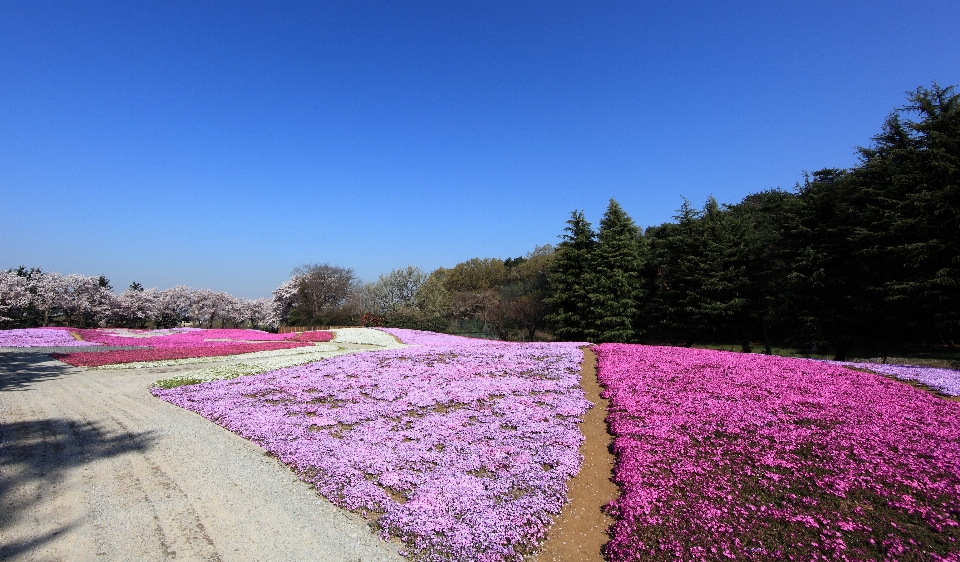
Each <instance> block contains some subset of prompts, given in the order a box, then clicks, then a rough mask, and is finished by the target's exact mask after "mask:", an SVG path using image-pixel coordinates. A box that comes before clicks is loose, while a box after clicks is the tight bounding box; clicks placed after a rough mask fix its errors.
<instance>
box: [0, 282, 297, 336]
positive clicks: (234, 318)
mask: <svg viewBox="0 0 960 562" xmlns="http://www.w3.org/2000/svg"><path fill="white" fill-rule="evenodd" d="M277 318H278V316H277V315H276V314H275V312H274V310H273V302H272V301H271V300H270V299H255V300H249V299H241V298H237V297H234V296H232V295H230V294H228V293H223V292H217V291H211V290H209V289H191V288H189V287H186V286H183V285H179V286H176V287H171V288H169V289H165V290H163V291H158V290H156V289H144V288H143V287H142V286H141V285H140V284H139V283H136V282H134V283H132V284H131V285H130V287H129V288H128V289H127V290H125V291H123V292H122V293H119V294H117V293H115V292H114V290H113V287H111V286H110V281H109V280H107V278H106V277H104V276H103V275H100V276H86V275H75V274H72V275H61V274H59V273H54V272H43V271H41V270H40V269H37V268H31V269H27V268H24V267H20V268H19V269H14V270H8V271H0V327H3V328H25V327H35V326H50V325H66V326H73V327H81V328H82V327H96V326H116V327H129V328H145V327H147V326H151V327H159V328H168V327H173V326H179V325H181V324H182V323H184V322H190V323H193V324H196V325H200V326H207V327H213V326H215V325H218V326H230V327H240V326H250V327H254V328H269V327H275V326H276V325H277Z"/></svg>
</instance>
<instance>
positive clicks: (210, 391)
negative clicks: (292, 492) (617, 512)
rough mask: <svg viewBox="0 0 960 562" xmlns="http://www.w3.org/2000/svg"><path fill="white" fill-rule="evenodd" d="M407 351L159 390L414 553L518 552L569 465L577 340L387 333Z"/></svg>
mask: <svg viewBox="0 0 960 562" xmlns="http://www.w3.org/2000/svg"><path fill="white" fill-rule="evenodd" d="M389 332H390V333H391V334H394V335H395V336H397V337H399V338H400V339H401V340H402V341H404V342H405V343H411V344H415V345H414V346H413V347H409V348H404V349H396V350H386V351H378V352H376V353H360V354H355V355H344V356H340V357H336V358H332V359H328V360H325V361H321V362H317V363H313V364H310V365H305V366H301V367H291V368H288V369H281V370H279V371H274V372H271V373H264V374H262V375H255V376H250V377H242V378H239V379H232V380H224V381H215V382H210V383H205V384H198V385H192V386H182V387H179V388H175V389H171V390H159V389H153V390H152V392H153V393H154V394H155V395H156V396H158V397H159V398H161V399H163V400H166V401H168V402H171V403H173V404H177V405H179V406H182V407H184V408H187V409H190V410H193V411H195V412H197V413H199V414H201V415H203V416H205V417H207V418H209V419H211V420H213V421H215V422H217V423H219V424H220V425H222V426H224V427H226V428H227V429H229V430H231V431H234V432H236V433H238V434H240V435H242V436H244V437H246V438H248V439H251V440H253V441H255V442H256V443H258V444H259V445H261V446H262V447H264V448H265V449H267V450H268V451H270V452H271V453H273V454H275V455H276V456H277V457H278V458H279V459H280V460H281V461H283V462H284V463H286V464H288V465H290V466H291V467H292V468H293V469H294V470H295V471H296V472H297V473H298V474H299V475H300V477H301V478H303V479H304V480H305V481H307V482H310V483H312V484H313V485H314V486H316V488H317V490H318V491H319V492H320V493H321V494H322V495H323V496H324V497H326V498H328V499H329V500H330V501H332V502H333V503H335V504H337V505H339V506H341V507H344V508H347V509H350V510H354V511H358V512H360V513H363V514H364V515H366V516H368V517H370V518H371V519H372V520H374V521H376V525H377V527H378V528H379V529H380V532H381V534H382V536H384V537H385V538H386V537H389V536H393V537H398V538H399V539H401V540H402V541H403V542H404V543H405V552H406V554H407V555H409V556H410V557H412V558H413V559H416V560H457V561H471V560H476V561H490V562H492V561H501V560H521V559H522V557H523V556H524V555H525V554H529V553H530V552H532V551H533V550H534V549H535V547H536V545H537V544H538V543H539V542H540V541H541V540H543V538H544V537H545V532H546V529H547V527H548V525H549V524H550V522H551V520H552V515H553V514H556V513H559V511H560V509H561V507H562V506H563V504H564V502H565V500H566V480H567V479H568V478H569V477H571V476H573V475H574V474H575V473H576V472H577V471H578V470H579V468H580V464H581V461H582V459H581V457H580V455H579V453H578V448H579V446H580V443H581V441H582V439H583V437H582V435H581V434H580V431H579V430H578V427H577V423H578V422H579V420H580V417H581V416H582V415H583V413H584V412H585V411H586V410H587V408H589V407H590V403H589V402H587V401H586V400H585V399H584V394H583V390H582V389H581V387H580V384H579V379H580V377H579V372H580V362H581V360H582V357H583V354H582V352H581V351H580V350H579V349H578V346H579V345H583V344H574V343H566V344H544V343H529V344H518V343H505V342H491V341H485V340H472V339H467V338H460V337H455V336H444V335H439V334H429V333H425V332H415V331H411V330H389Z"/></svg>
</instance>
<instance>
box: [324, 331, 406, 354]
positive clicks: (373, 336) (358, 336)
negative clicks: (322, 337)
mask: <svg viewBox="0 0 960 562" xmlns="http://www.w3.org/2000/svg"><path fill="white" fill-rule="evenodd" d="M333 333H334V336H335V337H334V338H333V342H334V343H359V344H366V345H379V346H381V347H383V348H384V349H396V348H400V347H406V346H405V345H403V344H402V343H398V342H397V340H396V338H394V337H393V336H391V335H390V334H388V333H386V332H381V331H380V330H375V329H373V328H339V329H337V330H333Z"/></svg>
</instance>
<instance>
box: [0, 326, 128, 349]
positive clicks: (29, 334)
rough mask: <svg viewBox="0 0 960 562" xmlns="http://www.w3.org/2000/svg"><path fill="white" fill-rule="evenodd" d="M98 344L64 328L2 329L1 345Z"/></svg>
mask: <svg viewBox="0 0 960 562" xmlns="http://www.w3.org/2000/svg"><path fill="white" fill-rule="evenodd" d="M91 345H97V344H96V343H93V342H89V341H80V340H78V339H76V338H74V337H73V336H72V335H70V331H69V330H66V329H64V328H24V329H17V330H0V347H82V346H91ZM127 345H129V344H127Z"/></svg>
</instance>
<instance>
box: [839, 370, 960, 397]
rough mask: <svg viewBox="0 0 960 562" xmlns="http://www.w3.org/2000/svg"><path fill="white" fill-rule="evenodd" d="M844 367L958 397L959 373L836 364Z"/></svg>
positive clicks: (959, 389) (954, 371) (959, 387)
mask: <svg viewBox="0 0 960 562" xmlns="http://www.w3.org/2000/svg"><path fill="white" fill-rule="evenodd" d="M836 363H837V364H839V365H844V366H846V367H855V368H857V369H868V370H870V371H873V372H874V373H880V374H881V375H887V376H890V377H894V378H898V379H900V380H906V381H916V382H919V383H921V384H924V385H926V386H928V387H930V388H932V389H934V390H936V391H938V392H941V393H943V394H946V395H947V396H960V371H957V370H956V369H941V368H937V367H919V366H916V365H892V364H883V365H881V364H878V363H850V362H836Z"/></svg>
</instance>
